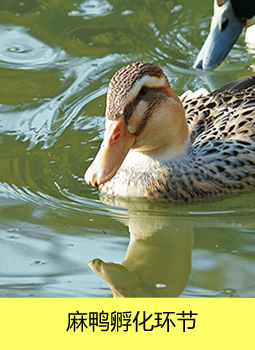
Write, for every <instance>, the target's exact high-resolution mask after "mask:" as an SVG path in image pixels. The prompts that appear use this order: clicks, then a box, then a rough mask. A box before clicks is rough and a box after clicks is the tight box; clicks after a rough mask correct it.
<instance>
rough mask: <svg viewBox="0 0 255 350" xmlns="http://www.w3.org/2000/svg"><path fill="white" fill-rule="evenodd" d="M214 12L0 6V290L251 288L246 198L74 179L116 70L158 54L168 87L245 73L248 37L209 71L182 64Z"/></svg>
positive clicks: (104, 292)
mask: <svg viewBox="0 0 255 350" xmlns="http://www.w3.org/2000/svg"><path fill="white" fill-rule="evenodd" d="M211 14H212V0H205V1H203V2H201V1H198V0H193V1H191V0H181V1H179V0H178V1H177V0H170V1H165V0H157V1H156V0H140V1H134V0H133V1H132V0H129V1H128V0H122V1H120V0H112V1H110V0H109V1H107V0H83V1H80V0H75V1H74V0H23V1H20V0H10V1H9V0H8V1H1V3H0V79H1V84H0V147H1V148H0V149H1V157H0V296H1V297H110V296H112V291H111V289H110V286H111V288H112V290H113V293H114V295H124V296H178V295H180V296H184V297H190V296H194V297H203V296H210V297H223V296H224V297H228V296H241V297H246V296H255V278H254V276H255V272H254V271H255V219H254V217H255V205H254V199H255V195H252V194H249V195H245V196H239V197H234V198H225V199H224V200H223V199H221V200H216V201H209V202H206V203H196V204H188V205H184V204H183V205H172V204H156V203H155V204H153V203H150V204H149V203H147V202H144V201H141V202H137V201H130V202H127V203H124V202H121V203H120V202H116V203H114V204H112V203H106V202H104V201H103V199H102V200H100V198H99V195H98V191H97V190H96V189H92V188H89V187H88V186H87V185H86V184H85V183H84V180H83V175H84V172H85V170H86V169H87V167H88V165H89V164H90V162H91V160H92V158H93V156H94V155H95V153H96V150H97V148H98V146H99V143H100V140H101V139H102V136H103V130H104V117H103V115H104V108H105V92H106V89H107V84H108V82H109V79H110V78H111V76H112V75H113V73H114V72H115V71H116V70H117V69H119V68H120V67H121V66H123V65H125V64H127V63H130V62H132V61H136V60H147V61H151V62H154V63H156V64H158V65H160V66H161V67H162V68H163V69H164V71H165V73H166V74H167V76H168V77H169V79H170V82H171V85H172V87H173V89H174V90H175V91H176V93H177V94H181V93H182V92H184V91H185V90H187V89H191V90H196V89H198V88H200V87H206V88H207V89H210V90H211V89H215V88H217V87H219V86H221V85H222V84H224V83H226V82H228V81H230V80H235V79H239V78H245V77H248V76H250V75H251V74H252V67H253V65H254V62H255V59H254V58H253V57H252V54H251V53H248V52H247V49H246V47H245V45H244V38H243V37H241V38H240V39H239V41H238V43H237V44H236V45H235V47H234V48H233V50H232V51H231V53H230V54H229V56H228V58H227V60H226V61H225V63H224V64H223V65H222V66H221V67H220V68H219V69H218V70H217V71H215V72H200V71H195V70H193V69H192V68H191V67H192V65H193V63H194V60H195V57H196V55H197V54H198V52H199V49H200V47H201V46H202V43H203V41H204V39H205V37H206V34H207V32H208V28H209V24H210V16H211ZM97 258H98V259H100V260H94V262H93V263H90V266H89V265H88V262H89V261H91V260H93V259H97ZM101 260H102V261H103V262H102V261H101ZM110 262H111V263H112V264H108V263H110ZM91 267H92V268H93V269H94V270H95V271H96V269H98V268H99V270H100V271H101V272H100V273H99V275H100V276H98V275H97V274H95V273H94V272H93V271H92V269H91ZM103 279H105V280H106V281H107V282H108V284H106V283H105V281H104V280H103Z"/></svg>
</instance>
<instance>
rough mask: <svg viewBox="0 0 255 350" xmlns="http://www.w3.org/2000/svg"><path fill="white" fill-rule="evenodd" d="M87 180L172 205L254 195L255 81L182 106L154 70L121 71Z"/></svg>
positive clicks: (140, 66) (108, 191)
mask: <svg viewBox="0 0 255 350" xmlns="http://www.w3.org/2000/svg"><path fill="white" fill-rule="evenodd" d="M85 181H86V182H87V184H89V185H90V186H94V187H96V186H98V188H99V191H100V192H101V193H102V194H103V195H108V196H118V197H124V198H130V197H132V198H144V199H148V200H167V201H170V202H190V201H195V200H202V199H209V198H214V197H217V196H220V195H224V194H229V193H240V192H244V191H246V192H247V191H248V192H249V191H252V190H254V189H255V76H253V77H250V78H247V79H244V80H242V81H238V82H233V83H229V84H227V85H226V86H224V87H222V88H220V89H218V90H216V91H214V92H212V93H209V94H208V95H202V96H200V97H193V98H192V97H191V98H188V97H186V98H185V99H184V101H183V102H182V101H181V100H180V98H179V97H178V96H177V95H176V94H175V92H174V91H173V90H172V88H171V87H170V84H169V81H168V79H167V77H166V75H165V74H164V72H163V70H162V69H161V68H160V67H158V66H157V65H154V64H153V63H148V62H135V63H131V64H129V65H127V66H125V67H123V68H121V69H120V70H119V71H117V72H116V73H115V74H114V76H113V77H112V79H111V80H110V83H109V87H108V91H107V97H106V111H105V133H104V139H103V142H102V144H101V146H100V149H99V151H98V153H97V155H96V157H95V159H94V160H93V162H92V164H91V165H90V166H89V168H88V169H87V171H86V172H85Z"/></svg>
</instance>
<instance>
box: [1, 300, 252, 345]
mask: <svg viewBox="0 0 255 350" xmlns="http://www.w3.org/2000/svg"><path fill="white" fill-rule="evenodd" d="M0 310H1V313H0V331H1V338H0V344H1V345H0V347H1V349H23V348H24V349H26V350H29V349H44V350H45V349H76V347H77V349H99V348H100V347H101V348H102V349H131V350H134V349H137V348H138V347H140V346H142V347H143V348H145V349H155V348H159V347H161V346H162V347H163V348H178V349H184V347H185V348H187V349H203V350H204V349H224V348H225V349H230V348H231V349H240V348H243V347H245V348H246V349H249V348H250V347H249V346H247V345H248V344H250V345H251V344H253V343H254V339H253V334H254V320H253V313H255V299H0ZM91 346H92V348H91Z"/></svg>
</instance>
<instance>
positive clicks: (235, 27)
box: [193, 1, 245, 70]
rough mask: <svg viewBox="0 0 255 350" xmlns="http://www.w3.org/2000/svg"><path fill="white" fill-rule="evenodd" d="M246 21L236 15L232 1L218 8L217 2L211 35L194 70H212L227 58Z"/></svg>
mask: <svg viewBox="0 0 255 350" xmlns="http://www.w3.org/2000/svg"><path fill="white" fill-rule="evenodd" d="M244 27H245V21H242V20H241V19H239V18H238V17H236V15H235V14H234V11H233V7H232V5H231V1H226V2H225V3H224V5H222V6H218V5H217V2H216V1H215V6H214V15H213V18H212V22H211V28H210V32H209V35H208V37H207V39H206V41H205V43H204V45H203V47H202V49H201V50H200V52H199V54H198V56H197V59H196V61H195V63H194V66H193V67H194V68H197V69H205V70H212V69H214V68H216V67H217V66H218V65H219V64H220V63H221V62H222V61H223V60H224V58H225V57H226V56H227V54H228V53H229V51H230V50H231V48H232V46H233V45H234V43H235V42H236V40H237V39H238V37H239V35H240V34H241V32H242V30H243V28H244Z"/></svg>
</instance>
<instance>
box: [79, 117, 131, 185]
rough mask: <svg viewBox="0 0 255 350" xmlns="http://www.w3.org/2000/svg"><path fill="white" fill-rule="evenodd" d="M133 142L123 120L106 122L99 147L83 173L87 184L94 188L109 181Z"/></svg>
mask: <svg viewBox="0 0 255 350" xmlns="http://www.w3.org/2000/svg"><path fill="white" fill-rule="evenodd" d="M134 142H135V136H134V135H131V134H130V133H129V132H128V130H127V125H126V123H125V121H124V119H123V118H122V119H121V120H117V121H109V120H108V121H107V122H106V130H105V135H104V140H103V142H102V144H101V147H100V149H99V151H98V153H97V155H96V158H95V159H94V161H93V163H92V164H91V165H90V167H89V168H88V170H87V171H86V173H85V181H86V182H87V184H88V185H90V186H94V187H95V186H99V185H102V184H104V183H105V182H107V181H109V180H111V178H112V177H113V176H114V175H115V174H116V172H117V170H118V169H119V168H120V166H121V164H122V162H123V160H124V159H125V157H126V155H127V153H128V151H129V150H130V148H131V147H132V146H133V144H134Z"/></svg>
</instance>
